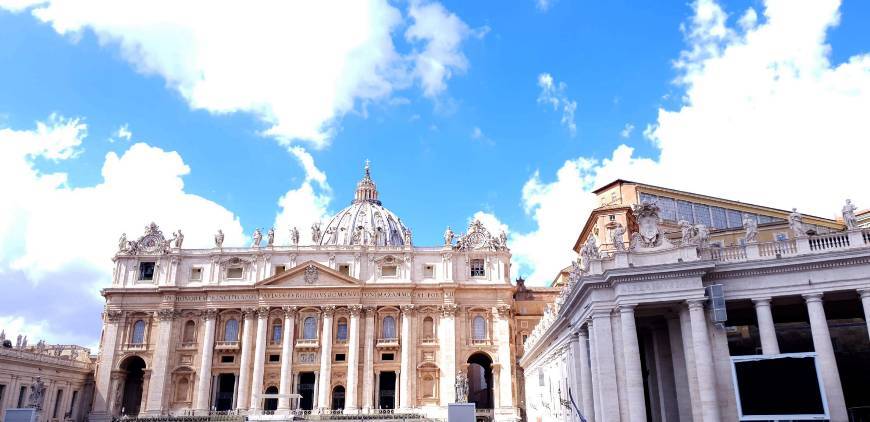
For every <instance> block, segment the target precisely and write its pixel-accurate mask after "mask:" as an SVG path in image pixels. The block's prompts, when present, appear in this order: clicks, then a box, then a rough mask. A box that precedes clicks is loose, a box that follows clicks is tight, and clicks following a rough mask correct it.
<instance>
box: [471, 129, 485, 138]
mask: <svg viewBox="0 0 870 422" xmlns="http://www.w3.org/2000/svg"><path fill="white" fill-rule="evenodd" d="M481 138H483V131H482V130H480V128H479V127H477V126H475V127H474V129H472V130H471V139H475V140H476V139H481Z"/></svg>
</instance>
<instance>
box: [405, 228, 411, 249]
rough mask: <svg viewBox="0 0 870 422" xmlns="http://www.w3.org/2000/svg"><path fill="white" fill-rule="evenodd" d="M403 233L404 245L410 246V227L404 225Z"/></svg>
mask: <svg viewBox="0 0 870 422" xmlns="http://www.w3.org/2000/svg"><path fill="white" fill-rule="evenodd" d="M403 234H404V241H405V246H411V229H409V228H407V227H405V232H404V233H403Z"/></svg>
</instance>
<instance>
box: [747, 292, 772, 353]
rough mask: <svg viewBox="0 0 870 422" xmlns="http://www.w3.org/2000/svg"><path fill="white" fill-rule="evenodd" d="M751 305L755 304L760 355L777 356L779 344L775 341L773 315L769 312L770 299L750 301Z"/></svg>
mask: <svg viewBox="0 0 870 422" xmlns="http://www.w3.org/2000/svg"><path fill="white" fill-rule="evenodd" d="M752 303H754V304H755V315H756V318H757V319H758V335H759V336H760V337H761V353H762V354H765V355H777V354H779V343H778V342H777V341H776V326H775V325H774V324H773V313H772V312H771V310H770V298H769V297H764V298H758V299H752Z"/></svg>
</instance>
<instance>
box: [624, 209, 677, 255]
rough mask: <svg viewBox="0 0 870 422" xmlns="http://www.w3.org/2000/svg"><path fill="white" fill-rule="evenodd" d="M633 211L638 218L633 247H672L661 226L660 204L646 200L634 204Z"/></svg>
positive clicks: (633, 236) (632, 240)
mask: <svg viewBox="0 0 870 422" xmlns="http://www.w3.org/2000/svg"><path fill="white" fill-rule="evenodd" d="M632 212H633V213H634V217H635V218H636V219H637V225H638V231H637V233H635V234H634V235H632V239H631V248H632V249H660V248H667V247H671V246H672V245H671V242H669V241H668V239H667V238H666V237H665V235H664V233H663V232H662V230H661V228H659V222H661V218H660V217H659V206H658V205H656V204H655V203H652V202H646V201H644V202H643V203H641V204H636V205H633V206H632Z"/></svg>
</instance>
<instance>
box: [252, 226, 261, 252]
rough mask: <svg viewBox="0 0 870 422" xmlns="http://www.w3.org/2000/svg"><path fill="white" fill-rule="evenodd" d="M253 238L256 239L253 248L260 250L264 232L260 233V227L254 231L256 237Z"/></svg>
mask: <svg viewBox="0 0 870 422" xmlns="http://www.w3.org/2000/svg"><path fill="white" fill-rule="evenodd" d="M253 238H254V243H253V244H252V245H251V246H253V247H255V248H259V247H260V242H262V241H263V232H261V231H260V228H259V227H257V228H256V229H254V235H253Z"/></svg>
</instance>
